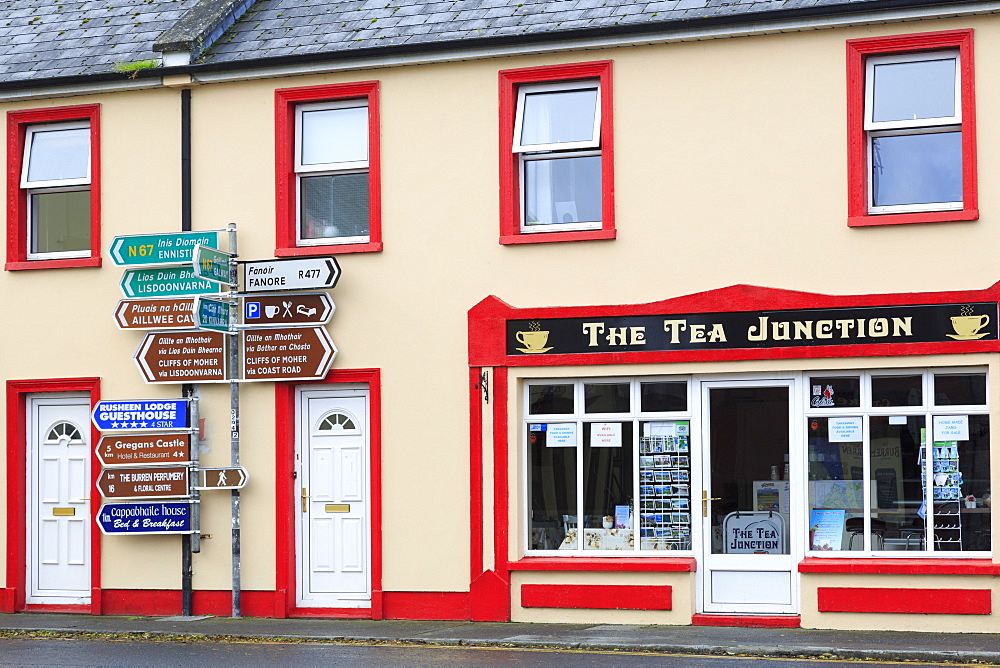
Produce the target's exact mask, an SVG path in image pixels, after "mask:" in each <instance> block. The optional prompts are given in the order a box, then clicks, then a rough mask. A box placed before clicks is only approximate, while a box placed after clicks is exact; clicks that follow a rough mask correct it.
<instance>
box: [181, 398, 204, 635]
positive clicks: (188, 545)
mask: <svg viewBox="0 0 1000 668" xmlns="http://www.w3.org/2000/svg"><path fill="white" fill-rule="evenodd" d="M184 389H185V395H186V396H187V398H188V400H189V401H188V416H189V418H188V419H189V420H190V423H189V424H190V426H191V428H192V429H193V430H194V431H193V432H192V434H191V445H190V446H189V447H190V448H191V453H190V460H191V464H192V466H193V467H194V468H192V471H197V470H198V398H197V397H196V396H195V394H194V393H195V388H194V386H193V385H185V386H184ZM188 495H189V496H190V497H191V499H192V500H193V501H194V503H192V505H191V528H192V529H194V533H186V534H184V535H182V536H181V614H182V615H184V616H185V617H190V616H191V614H192V613H191V601H192V598H193V587H192V578H193V576H194V564H193V561H194V559H193V557H192V555H193V554H194V553H195V552H200V551H201V540H200V539H201V536H200V535H199V533H198V531H199V530H200V528H201V525H200V522H199V520H200V517H199V511H198V491H197V490H196V489H195V487H194V481H193V480H191V478H190V476H189V479H188Z"/></svg>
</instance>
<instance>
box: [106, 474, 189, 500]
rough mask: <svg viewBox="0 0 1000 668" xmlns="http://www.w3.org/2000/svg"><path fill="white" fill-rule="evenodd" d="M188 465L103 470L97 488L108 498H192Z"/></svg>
mask: <svg viewBox="0 0 1000 668" xmlns="http://www.w3.org/2000/svg"><path fill="white" fill-rule="evenodd" d="M188 471H190V469H189V468H188V467H186V466H148V467H132V468H117V469H102V470H101V475H100V476H99V477H98V478H97V489H98V490H100V492H101V496H103V497H104V498H105V499H157V498H163V497H180V498H188V497H189V496H190V490H189V489H188Z"/></svg>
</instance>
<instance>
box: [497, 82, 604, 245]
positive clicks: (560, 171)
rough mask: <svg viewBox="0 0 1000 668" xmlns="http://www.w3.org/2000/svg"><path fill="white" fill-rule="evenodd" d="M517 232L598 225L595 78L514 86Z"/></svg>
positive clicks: (599, 188) (598, 126)
mask: <svg viewBox="0 0 1000 668" xmlns="http://www.w3.org/2000/svg"><path fill="white" fill-rule="evenodd" d="M512 150H513V152H514V153H515V154H516V155H517V156H518V168H519V184H520V193H521V197H520V206H521V216H520V220H521V232H522V233H530V232H565V231H573V230H592V229H600V228H601V215H602V201H601V195H602V174H601V170H602V158H601V90H600V83H599V82H598V81H596V80H584V81H567V82H560V83H548V84H533V85H522V86H519V87H518V89H517V105H516V109H515V116H514V133H513V140H512Z"/></svg>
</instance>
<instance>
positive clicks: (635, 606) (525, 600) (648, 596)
mask: <svg viewBox="0 0 1000 668" xmlns="http://www.w3.org/2000/svg"><path fill="white" fill-rule="evenodd" d="M521 607H522V608H582V609H587V610H673V588H672V587H670V586H669V585H655V586H649V585H547V584H526V585H521Z"/></svg>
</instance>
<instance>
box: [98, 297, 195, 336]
mask: <svg viewBox="0 0 1000 668" xmlns="http://www.w3.org/2000/svg"><path fill="white" fill-rule="evenodd" d="M115 323H116V324H117V325H118V329H190V328H192V327H194V320H193V319H192V318H191V300H190V299H187V298H172V299H122V300H121V301H119V302H118V307H117V308H116V309H115Z"/></svg>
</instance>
